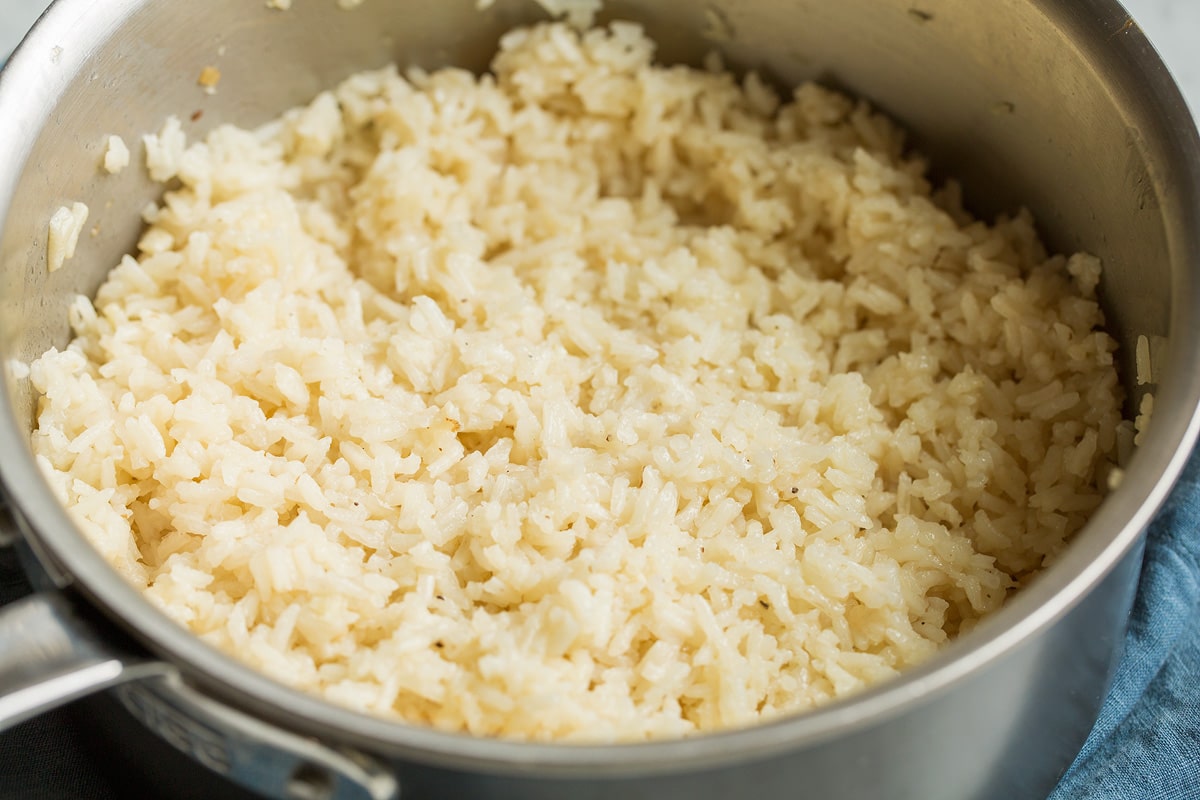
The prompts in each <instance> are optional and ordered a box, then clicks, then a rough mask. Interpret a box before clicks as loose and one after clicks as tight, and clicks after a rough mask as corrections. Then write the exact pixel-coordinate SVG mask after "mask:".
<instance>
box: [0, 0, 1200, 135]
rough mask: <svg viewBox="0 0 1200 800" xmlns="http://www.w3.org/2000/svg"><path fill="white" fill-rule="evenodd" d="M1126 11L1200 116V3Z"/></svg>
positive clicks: (1140, 1) (12, 41)
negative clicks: (1150, 42) (1135, 21)
mask: <svg viewBox="0 0 1200 800" xmlns="http://www.w3.org/2000/svg"><path fill="white" fill-rule="evenodd" d="M45 6H46V0H0V59H2V58H4V57H5V56H6V55H7V54H8V52H9V51H10V50H12V48H13V47H15V46H16V44H17V42H19V41H20V40H21V37H22V36H23V35H24V34H25V31H26V30H27V29H28V28H29V26H30V25H32V24H33V22H34V20H36V19H37V16H38V14H40V13H41V11H42V9H43V8H44V7H45ZM1125 7H1126V8H1127V9H1129V12H1130V14H1132V15H1133V18H1134V19H1135V20H1137V22H1138V24H1140V25H1141V26H1142V30H1144V31H1145V32H1146V35H1147V36H1149V37H1150V40H1151V41H1152V42H1154V46H1155V47H1156V48H1158V51H1159V53H1160V54H1161V55H1162V58H1163V61H1165V62H1166V64H1167V66H1168V67H1169V68H1170V69H1171V72H1172V73H1174V75H1175V78H1176V80H1177V81H1179V84H1180V86H1181V87H1183V93H1184V95H1185V96H1186V97H1187V100H1188V103H1189V105H1190V106H1191V108H1192V110H1193V111H1194V112H1196V113H1200V47H1198V46H1197V41H1198V40H1200V1H1198V0H1125Z"/></svg>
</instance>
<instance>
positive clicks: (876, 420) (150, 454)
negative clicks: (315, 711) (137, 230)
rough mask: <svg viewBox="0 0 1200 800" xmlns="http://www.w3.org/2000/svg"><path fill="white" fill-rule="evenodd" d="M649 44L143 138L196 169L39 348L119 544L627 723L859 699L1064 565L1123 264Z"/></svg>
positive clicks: (1104, 422) (39, 442)
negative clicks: (69, 329) (991, 218)
mask: <svg viewBox="0 0 1200 800" xmlns="http://www.w3.org/2000/svg"><path fill="white" fill-rule="evenodd" d="M652 55H653V44H652V43H651V42H650V41H649V40H647V39H646V38H645V37H644V35H643V34H642V32H641V31H640V30H639V29H638V28H637V27H635V26H633V25H628V24H619V25H613V26H611V28H609V29H605V30H591V31H588V32H587V33H585V34H579V33H576V32H574V31H573V30H572V29H570V28H569V27H566V26H564V25H561V24H555V25H544V26H540V27H535V28H531V29H521V30H517V31H514V32H513V33H511V34H510V35H508V36H507V37H505V39H504V40H503V42H502V44H501V47H500V52H499V54H498V55H497V56H496V58H495V61H494V65H493V67H494V74H488V75H484V76H481V77H477V76H474V75H471V74H469V73H467V72H463V71H458V70H442V71H439V72H436V73H433V74H426V73H423V72H420V71H413V72H411V73H409V74H408V75H406V76H404V77H402V76H400V75H399V74H397V72H396V71H395V70H383V71H380V72H373V73H366V74H360V75H357V76H355V77H352V78H350V79H349V80H347V81H346V82H345V83H344V84H342V85H341V86H340V87H338V88H337V89H336V90H335V91H333V92H329V93H326V94H322V95H320V96H319V97H317V98H316V99H315V100H314V101H313V102H312V103H311V104H310V105H309V106H308V107H306V108H301V109H297V110H294V111H291V112H289V113H288V114H286V115H285V116H284V117H283V118H282V120H280V121H278V122H276V123H273V124H271V125H268V126H266V127H265V128H263V129H262V130H259V131H256V132H247V131H243V130H238V129H235V128H231V127H223V128H220V129H218V130H216V131H214V132H213V133H212V134H211V135H210V136H209V137H208V139H207V140H206V141H205V142H203V143H198V144H194V145H192V146H191V147H188V148H186V149H185V148H184V143H183V140H182V132H181V130H180V127H179V125H178V122H177V121H168V123H167V125H166V127H165V128H164V131H163V133H162V134H161V135H159V136H153V137H148V138H147V140H146V145H147V153H148V163H149V167H150V170H151V172H152V174H154V175H155V176H156V177H158V178H159V179H162V180H165V179H167V178H169V177H174V176H177V177H178V179H179V180H180V181H181V182H182V186H181V187H180V188H178V189H176V190H172V191H170V192H169V193H168V194H167V195H166V198H165V200H164V201H163V203H162V205H161V207H158V208H155V209H151V211H150V212H149V213H148V216H147V221H148V223H149V229H148V230H147V232H146V234H145V236H144V237H143V239H142V241H141V245H140V253H139V254H138V256H137V257H136V258H134V257H127V258H125V259H124V260H123V261H122V262H121V263H120V265H118V266H117V267H116V269H115V270H114V271H113V272H112V274H111V277H110V279H109V280H108V282H107V283H106V284H105V285H104V286H103V287H102V288H101V289H100V291H99V293H98V295H97V296H96V298H95V300H94V301H89V300H88V299H86V298H82V297H81V298H79V299H78V301H77V302H76V303H75V305H74V307H73V309H72V315H71V321H72V325H73V327H74V330H75V332H76V334H77V337H76V338H75V340H74V341H73V342H72V343H71V344H70V346H69V347H68V348H67V349H66V350H65V351H63V352H50V353H47V354H46V355H45V356H44V357H42V358H41V359H40V360H38V361H37V362H36V363H35V364H34V365H33V367H32V379H33V381H34V383H35V385H36V387H37V388H38V390H39V391H41V392H42V393H43V394H44V397H43V398H42V401H41V407H40V416H39V427H38V430H37V432H36V433H35V435H34V445H35V447H36V451H37V454H38V459H39V461H40V463H41V465H42V466H43V468H44V469H45V472H46V474H47V476H49V479H50V480H51V481H52V483H53V485H54V487H55V489H56V490H57V492H58V493H59V494H60V496H61V497H62V499H63V501H64V502H65V503H66V504H67V505H68V506H69V507H70V508H71V510H72V512H73V514H74V516H75V517H76V518H77V519H78V520H79V522H80V523H81V525H82V526H83V527H84V529H85V531H86V532H87V535H88V536H89V537H90V538H91V540H92V541H93V542H94V543H95V545H96V546H97V547H98V548H99V549H100V550H101V551H102V552H103V553H104V555H105V556H106V557H107V558H108V559H109V560H110V561H111V562H112V563H113V565H114V566H115V567H116V568H117V569H119V570H120V571H121V573H122V574H123V575H125V576H126V577H127V578H128V579H129V580H130V581H132V582H133V583H135V584H136V585H138V586H139V587H143V588H144V589H145V591H146V594H147V595H148V596H149V597H150V599H151V600H152V601H153V602H154V603H156V604H157V605H158V606H160V607H161V608H162V609H163V610H164V611H165V612H166V613H168V614H169V615H170V616H172V617H173V618H175V619H176V620H178V621H179V622H180V623H182V624H184V625H186V626H187V627H189V628H190V629H191V630H193V631H195V632H196V633H197V634H198V635H199V636H201V637H203V638H204V639H205V640H207V641H209V642H211V643H213V644H214V645H216V646H218V647H220V648H222V649H223V650H225V651H227V652H229V653H230V654H232V655H234V656H235V657H237V658H239V659H242V660H244V661H246V662H248V663H250V664H253V665H255V666H257V667H260V668H261V669H262V670H264V671H266V672H267V673H269V674H270V675H273V676H275V677H276V678H278V679H279V680H282V681H285V682H287V683H289V684H292V685H294V686H297V687H300V688H302V689H305V690H309V691H312V692H317V693H320V694H322V695H324V696H325V697H327V698H329V699H330V700H332V701H334V702H336V703H340V704H345V705H347V706H350V707H353V708H356V709H363V710H366V711H369V712H375V713H379V714H383V715H388V716H394V717H399V718H403V719H405V720H410V721H413V722H417V723H427V724H431V725H434V726H437V727H439V728H443V729H448V730H462V731H469V732H472V733H476V734H488V735H500V736H508V737H517V738H530V739H565V740H598V741H609V740H637V739H642V738H652V737H653V738H660V737H674V736H681V735H687V734H692V733H695V732H697V731H705V730H712V729H717V728H726V727H730V726H742V725H747V724H750V723H753V722H755V721H757V720H761V719H764V718H769V717H774V716H776V715H778V714H780V713H782V712H786V711H796V710H799V709H805V708H809V707H811V706H814V705H816V704H819V703H823V702H826V701H828V700H830V699H832V698H835V697H839V696H844V695H847V694H849V693H852V692H855V691H858V690H859V689H861V688H862V687H864V686H867V685H869V684H873V683H875V682H877V681H881V680H884V679H886V678H888V677H890V676H893V675H895V674H896V673H897V672H898V671H899V670H903V669H905V668H906V667H910V666H912V665H914V664H917V663H920V662H922V661H923V660H925V659H927V658H928V657H929V656H930V654H932V653H933V652H935V651H936V650H937V649H938V648H939V647H941V646H942V645H943V644H945V643H946V642H947V641H948V640H949V639H952V638H953V637H955V636H957V635H958V634H960V633H961V632H963V631H965V630H966V629H968V628H969V627H971V626H972V625H974V624H975V623H976V621H977V620H979V619H980V618H982V617H984V616H985V615H987V614H988V613H990V612H992V611H994V610H995V609H997V608H998V607H999V606H1000V605H1001V604H1002V603H1003V602H1004V600H1005V598H1006V597H1007V596H1008V595H1009V594H1010V593H1011V592H1012V591H1013V590H1014V589H1015V588H1017V587H1019V586H1020V585H1021V584H1022V583H1023V582H1024V581H1026V580H1027V579H1028V578H1029V577H1030V576H1031V575H1033V574H1034V573H1035V572H1036V571H1037V570H1038V569H1040V568H1041V567H1042V566H1043V565H1044V564H1045V563H1046V562H1047V560H1049V559H1052V558H1054V556H1055V555H1056V554H1057V553H1059V552H1060V551H1061V550H1062V548H1063V547H1064V546H1065V543H1066V542H1067V539H1068V537H1069V536H1070V535H1071V533H1072V532H1074V531H1075V530H1077V529H1078V528H1079V527H1080V526H1081V525H1082V524H1083V523H1084V521H1085V519H1086V518H1087V516H1088V514H1089V513H1090V512H1091V511H1092V510H1093V509H1094V508H1095V507H1096V505H1097V504H1098V503H1099V502H1100V499H1101V494H1102V492H1101V488H1100V487H1103V486H1105V485H1106V481H1107V479H1108V473H1109V470H1110V469H1111V468H1112V463H1111V462H1112V461H1113V460H1114V458H1115V455H1114V452H1115V444H1116V430H1117V425H1118V422H1119V408H1120V390H1119V387H1118V384H1117V376H1116V373H1115V371H1114V366H1113V351H1114V349H1115V345H1114V342H1113V340H1112V339H1111V338H1109V337H1108V336H1107V335H1106V334H1105V333H1104V332H1103V331H1102V330H1101V325H1102V322H1103V320H1102V317H1101V312H1100V310H1099V308H1098V306H1097V303H1096V298H1095V290H1096V286H1097V281H1098V278H1099V264H1098V262H1097V261H1096V260H1095V259H1093V258H1091V257H1089V256H1086V255H1077V256H1073V257H1071V258H1070V259H1066V258H1062V257H1047V255H1046V253H1045V252H1044V251H1043V248H1042V246H1041V244H1039V242H1038V239H1037V237H1036V235H1035V233H1034V229H1033V224H1032V222H1031V220H1030V218H1029V216H1028V215H1026V214H1019V215H1017V216H1016V217H1014V218H1012V219H1003V220H1000V221H999V222H997V223H996V224H995V225H994V226H991V227H989V226H987V225H985V224H983V223H980V222H976V221H973V220H972V219H971V218H970V217H968V216H967V215H966V214H965V213H964V212H963V211H962V209H961V208H960V206H959V200H958V196H957V193H956V191H955V189H954V187H949V188H947V189H945V190H944V191H941V192H938V193H931V187H930V185H929V183H928V182H927V180H926V178H925V177H924V172H925V163H924V162H923V161H922V160H921V159H920V158H918V157H915V156H912V155H909V154H906V153H905V150H904V144H903V136H902V133H901V131H900V130H898V129H897V127H896V126H895V125H894V124H892V123H891V122H889V121H888V120H886V119H884V118H883V117H881V116H879V115H878V114H876V113H873V112H872V111H871V110H870V109H869V108H868V107H867V106H866V105H865V104H863V103H860V102H855V101H853V100H851V99H848V98H846V97H844V96H842V95H839V94H835V93H833V92H830V91H827V90H825V89H822V88H820V87H818V86H815V85H806V86H802V87H800V88H798V89H797V90H796V91H795V93H794V95H793V96H792V97H791V98H790V99H789V100H787V101H786V102H784V101H782V100H781V99H780V98H778V97H777V96H776V95H775V94H774V93H773V92H772V90H771V89H769V88H768V87H767V86H765V85H764V84H763V83H762V82H761V81H760V80H759V79H758V78H756V77H755V76H754V75H750V76H748V77H747V78H746V79H745V80H744V81H742V82H740V83H739V82H738V81H736V80H735V79H734V78H733V77H731V76H730V75H728V74H720V73H712V72H698V71H694V70H690V69H685V68H681V67H676V68H663V67H657V66H652Z"/></svg>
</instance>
